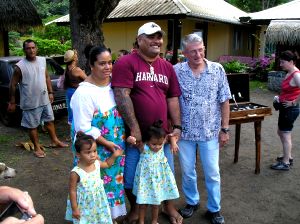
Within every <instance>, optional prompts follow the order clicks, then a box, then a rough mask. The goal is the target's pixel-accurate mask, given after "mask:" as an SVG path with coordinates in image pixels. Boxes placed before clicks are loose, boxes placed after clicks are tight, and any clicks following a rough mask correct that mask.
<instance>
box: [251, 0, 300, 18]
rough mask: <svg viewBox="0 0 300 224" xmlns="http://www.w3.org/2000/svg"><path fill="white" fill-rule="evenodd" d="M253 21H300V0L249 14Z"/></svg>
mask: <svg viewBox="0 0 300 224" xmlns="http://www.w3.org/2000/svg"><path fill="white" fill-rule="evenodd" d="M249 16H250V18H251V20H253V21H255V20H275V19H300V0H295V1H291V2H288V3H285V4H282V5H278V6H275V7H273V8H269V9H266V10H263V11H259V12H254V13H249Z"/></svg>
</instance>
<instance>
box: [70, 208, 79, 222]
mask: <svg viewBox="0 0 300 224" xmlns="http://www.w3.org/2000/svg"><path fill="white" fill-rule="evenodd" d="M72 217H73V218H75V219H78V220H80V211H79V208H76V209H73V210H72Z"/></svg>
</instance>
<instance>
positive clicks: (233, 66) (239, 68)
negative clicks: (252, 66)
mask: <svg viewBox="0 0 300 224" xmlns="http://www.w3.org/2000/svg"><path fill="white" fill-rule="evenodd" d="M222 65H223V67H224V69H225V72H226V73H243V72H247V71H248V69H249V67H248V66H247V65H246V64H244V63H241V62H239V61H236V60H233V61H229V62H225V63H222Z"/></svg>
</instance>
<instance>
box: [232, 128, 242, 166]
mask: <svg viewBox="0 0 300 224" xmlns="http://www.w3.org/2000/svg"><path fill="white" fill-rule="evenodd" d="M240 136H241V124H236V125H235V146H234V161H233V162H234V163H237V162H238V160H239V149H240Z"/></svg>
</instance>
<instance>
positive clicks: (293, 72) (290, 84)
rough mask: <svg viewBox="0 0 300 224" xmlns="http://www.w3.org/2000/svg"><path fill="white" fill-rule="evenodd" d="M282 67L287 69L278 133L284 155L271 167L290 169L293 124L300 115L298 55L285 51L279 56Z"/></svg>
mask: <svg viewBox="0 0 300 224" xmlns="http://www.w3.org/2000/svg"><path fill="white" fill-rule="evenodd" d="M279 59H280V67H281V68H282V69H283V70H284V71H286V72H287V73H286V76H285V78H284V80H283V81H282V84H281V93H280V95H279V102H280V108H279V117H278V129H277V134H278V136H279V137H280V141H281V143H282V153H283V155H282V156H279V157H277V158H276V160H277V162H276V163H274V164H272V165H271V169H274V170H283V171H288V170H289V169H290V166H291V165H293V162H294V161H293V157H292V130H293V126H294V125H293V124H294V122H295V121H296V119H297V117H298V116H299V110H300V109H299V102H300V71H299V69H298V68H297V67H296V64H295V63H296V60H297V56H296V55H295V53H293V52H291V51H284V52H282V53H281V54H280V56H279Z"/></svg>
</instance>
